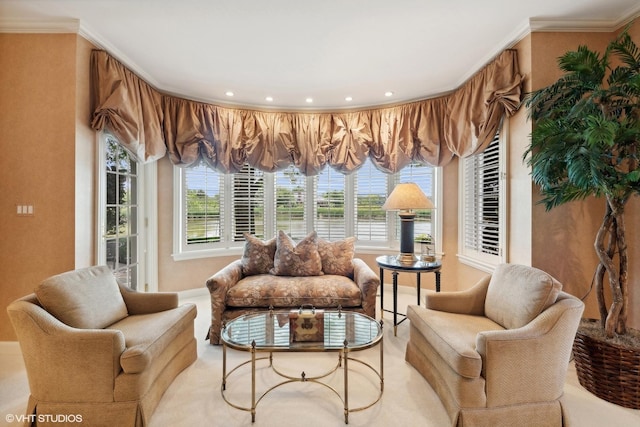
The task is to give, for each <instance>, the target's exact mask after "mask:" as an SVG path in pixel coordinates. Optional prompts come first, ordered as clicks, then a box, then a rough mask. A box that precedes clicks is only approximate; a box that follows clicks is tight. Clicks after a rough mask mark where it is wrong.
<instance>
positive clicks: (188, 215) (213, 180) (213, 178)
mask: <svg viewBox="0 0 640 427" xmlns="http://www.w3.org/2000/svg"><path fill="white" fill-rule="evenodd" d="M182 172H183V174H184V180H183V183H184V187H183V192H184V193H183V194H184V197H185V209H184V211H183V214H184V219H183V220H184V229H185V238H186V243H187V245H192V244H203V243H214V242H220V241H221V237H222V224H223V219H224V218H223V212H224V209H223V202H224V201H223V200H222V197H221V194H222V181H221V180H220V177H221V175H219V174H218V173H217V172H215V171H214V170H213V169H211V168H209V167H207V166H205V165H200V166H197V167H193V168H188V169H184V170H183V171H182Z"/></svg>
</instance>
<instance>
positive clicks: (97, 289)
mask: <svg viewBox="0 0 640 427" xmlns="http://www.w3.org/2000/svg"><path fill="white" fill-rule="evenodd" d="M35 294H36V297H37V298H38V301H39V302H40V304H41V305H42V307H44V309H45V310H47V311H48V312H49V313H51V314H52V315H53V316H54V317H55V318H57V319H58V320H60V321H61V322H63V323H65V324H67V325H69V326H71V327H73V328H82V329H103V328H105V327H107V326H109V325H111V324H113V323H115V322H117V321H118V320H122V319H124V318H125V317H127V316H128V315H129V313H128V311H127V306H126V305H125V303H124V299H123V298H122V294H121V293H120V288H119V286H118V282H117V281H116V278H115V276H114V275H113V273H112V272H111V270H109V268H108V267H106V266H96V267H89V268H83V269H79V270H75V271H69V272H67V273H62V274H59V275H57V276H53V277H50V278H48V279H46V280H45V281H44V282H42V283H41V284H40V285H38V287H37V288H36V289H35Z"/></svg>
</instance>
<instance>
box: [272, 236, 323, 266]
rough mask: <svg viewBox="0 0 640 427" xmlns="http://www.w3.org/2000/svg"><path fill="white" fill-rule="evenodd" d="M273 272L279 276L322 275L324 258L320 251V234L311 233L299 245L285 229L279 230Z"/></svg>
mask: <svg viewBox="0 0 640 427" xmlns="http://www.w3.org/2000/svg"><path fill="white" fill-rule="evenodd" d="M271 274H275V275H277V276H321V275H322V274H323V273H322V260H321V259H320V254H319V253H318V235H317V234H316V232H315V231H312V232H311V233H309V235H308V236H307V237H305V238H304V239H302V240H301V241H300V242H299V243H298V244H297V245H296V243H295V242H294V241H293V239H292V238H291V237H289V236H288V235H287V234H286V233H285V232H284V231H282V230H280V231H278V238H277V240H276V255H275V257H274V258H273V268H272V269H271Z"/></svg>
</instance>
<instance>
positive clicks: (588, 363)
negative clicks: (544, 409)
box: [573, 329, 640, 409]
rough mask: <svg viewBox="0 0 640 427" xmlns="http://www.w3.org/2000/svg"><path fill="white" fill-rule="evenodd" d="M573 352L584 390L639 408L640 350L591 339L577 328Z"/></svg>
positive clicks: (625, 405)
mask: <svg viewBox="0 0 640 427" xmlns="http://www.w3.org/2000/svg"><path fill="white" fill-rule="evenodd" d="M573 352H574V358H575V364H576V371H577V374H578V380H579V381H580V384H581V385H582V386H583V387H584V388H586V389H587V390H588V391H589V392H591V393H593V394H594V395H596V396H598V397H599V398H601V399H604V400H606V401H608V402H611V403H614V404H616V405H620V406H624V407H626V408H633V409H640V351H634V350H629V349H628V348H625V347H622V346H618V345H616V344H613V343H608V342H603V341H600V340H597V339H594V338H592V337H590V336H588V335H587V334H585V333H583V332H581V331H580V329H578V332H577V334H576V339H575V341H574V344H573Z"/></svg>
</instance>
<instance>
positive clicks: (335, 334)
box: [221, 310, 384, 424]
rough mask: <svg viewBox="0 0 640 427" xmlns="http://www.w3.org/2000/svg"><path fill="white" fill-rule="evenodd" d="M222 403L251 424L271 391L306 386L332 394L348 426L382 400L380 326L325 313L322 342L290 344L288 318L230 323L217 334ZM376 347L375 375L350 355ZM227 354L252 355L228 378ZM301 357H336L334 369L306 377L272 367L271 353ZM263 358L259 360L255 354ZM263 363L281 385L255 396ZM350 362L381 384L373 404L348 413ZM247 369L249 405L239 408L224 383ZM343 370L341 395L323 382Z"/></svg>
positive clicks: (278, 315)
mask: <svg viewBox="0 0 640 427" xmlns="http://www.w3.org/2000/svg"><path fill="white" fill-rule="evenodd" d="M221 337H222V386H221V393H222V398H223V399H224V401H225V402H227V404H229V405H231V406H232V407H234V408H236V409H240V410H243V411H248V412H251V421H252V422H254V421H255V418H256V407H257V406H258V403H260V401H261V400H262V399H263V398H264V397H265V396H266V395H267V394H268V393H269V392H271V391H273V390H274V389H276V388H278V387H280V386H283V385H285V384H290V383H294V382H309V383H315V384H318V385H321V386H323V387H326V388H328V389H329V390H331V391H332V392H333V393H334V394H335V395H336V396H337V397H338V398H339V399H340V401H341V402H342V404H343V407H344V422H345V424H348V423H349V413H350V412H356V411H361V410H364V409H367V408H370V407H371V406H373V405H375V404H376V403H377V402H378V401H379V400H380V398H381V397H382V392H383V390H384V375H383V343H382V341H383V339H382V322H380V323H378V322H377V321H375V320H374V319H372V318H371V317H369V316H366V315H364V314H361V313H355V312H350V311H340V310H337V311H333V310H331V311H329V310H327V311H325V312H324V341H322V342H320V341H318V342H293V343H292V342H290V340H289V312H288V311H287V312H279V311H265V312H260V313H255V314H248V315H244V316H240V317H238V318H236V319H233V320H231V321H229V322H228V323H227V324H226V325H225V326H224V327H223V329H222V334H221ZM375 346H378V347H379V349H380V364H379V367H378V368H377V369H376V368H375V367H374V366H372V365H371V364H369V363H367V362H365V361H363V360H359V359H356V358H353V357H352V356H351V353H352V352H354V351H360V350H365V349H368V348H372V347H375ZM227 348H231V349H234V350H240V351H246V352H249V353H251V356H250V358H249V360H246V361H244V362H241V363H239V364H238V365H237V366H235V367H233V368H232V369H231V370H230V371H228V372H227ZM278 352H285V353H305V352H318V353H320V352H334V353H338V360H337V363H336V365H335V366H334V367H333V368H331V369H329V371H327V372H325V373H322V374H319V375H315V376H311V377H310V376H307V374H306V373H305V372H304V371H303V372H302V373H301V374H300V375H290V374H288V373H285V372H282V371H281V370H279V369H278V368H276V367H275V366H274V363H273V353H278ZM259 353H264V354H265V356H260V357H258V356H257V354H259ZM261 360H265V361H267V362H268V368H271V369H272V370H273V372H275V373H276V374H277V376H279V377H281V378H282V380H281V381H280V382H277V383H275V384H272V385H266V386H265V391H264V392H262V394H261V395H260V396H259V397H257V395H256V362H258V361H261ZM351 362H355V363H358V364H360V365H363V366H365V367H366V368H368V369H367V371H370V372H373V374H375V376H376V377H377V378H378V379H379V380H380V391H379V393H377V396H376V397H375V399H374V400H373V401H372V402H371V403H369V404H367V405H364V406H360V407H357V408H350V407H349V366H350V363H351ZM247 366H249V367H250V369H251V404H250V405H249V406H244V405H241V404H239V403H237V402H234V401H232V399H231V398H230V397H229V396H227V394H226V389H227V382H228V381H230V377H231V376H232V374H235V375H239V374H240V372H241V371H242V369H241V368H243V367H247ZM340 368H342V373H343V384H342V386H343V392H342V393H341V392H340V391H339V390H337V389H336V388H335V387H334V386H332V385H330V384H328V383H326V382H323V379H324V378H326V377H328V376H329V375H331V374H332V373H334V372H336V371H338V370H339V369H340Z"/></svg>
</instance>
